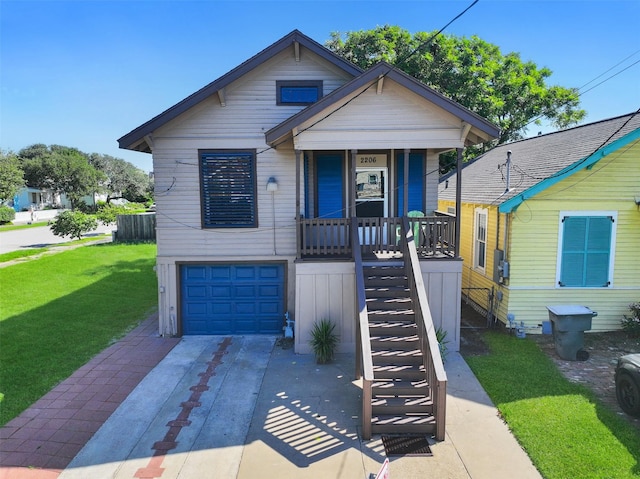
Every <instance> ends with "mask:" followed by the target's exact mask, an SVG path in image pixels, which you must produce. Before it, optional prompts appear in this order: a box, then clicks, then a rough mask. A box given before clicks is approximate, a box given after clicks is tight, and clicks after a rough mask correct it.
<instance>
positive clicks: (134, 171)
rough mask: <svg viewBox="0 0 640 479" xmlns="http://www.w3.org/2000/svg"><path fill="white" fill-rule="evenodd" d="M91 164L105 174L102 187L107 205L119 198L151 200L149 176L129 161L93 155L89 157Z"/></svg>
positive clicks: (138, 200) (136, 200)
mask: <svg viewBox="0 0 640 479" xmlns="http://www.w3.org/2000/svg"><path fill="white" fill-rule="evenodd" d="M89 162H90V163H91V164H92V165H93V166H94V167H95V168H96V169H98V170H99V171H101V172H102V173H103V174H104V180H103V182H102V186H103V188H104V191H105V192H106V193H107V203H109V202H111V200H114V199H118V198H124V199H126V200H128V201H135V202H141V201H146V200H147V199H149V198H150V191H151V182H150V180H149V176H148V175H147V174H146V173H145V172H144V171H142V170H141V169H139V168H136V167H135V166H134V165H133V164H131V163H129V162H128V161H125V160H123V159H121V158H115V157H113V156H110V155H100V154H98V153H92V154H91V155H89Z"/></svg>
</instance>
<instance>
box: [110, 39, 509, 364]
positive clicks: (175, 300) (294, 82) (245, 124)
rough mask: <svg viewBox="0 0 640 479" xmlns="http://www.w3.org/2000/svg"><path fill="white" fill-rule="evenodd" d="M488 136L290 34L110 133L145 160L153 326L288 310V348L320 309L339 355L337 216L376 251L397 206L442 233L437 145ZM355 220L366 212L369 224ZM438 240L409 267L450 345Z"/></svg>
mask: <svg viewBox="0 0 640 479" xmlns="http://www.w3.org/2000/svg"><path fill="white" fill-rule="evenodd" d="M497 135H498V129H497V128H496V127H495V126H494V125H492V124H490V123H489V122H487V121H486V120H484V119H483V118H480V117H479V116H477V115H476V114H474V113H472V112H471V111H469V110H467V109H466V108H464V107H462V106H460V105H459V104H457V103H455V102H453V101H451V100H449V99H447V98H445V97H444V96H442V95H441V94H439V93H437V92H435V91H434V90H432V89H430V88H428V87H426V86H425V85H423V84H422V83H420V82H418V81H416V80H415V79H413V78H411V77H409V76H408V75H406V74H404V73H403V72H401V71H399V70H397V69H395V68H393V67H392V66H390V65H388V64H386V63H380V64H378V65H376V66H374V67H372V68H371V69H369V70H367V71H362V70H361V69H360V68H358V67H356V66H354V65H353V64H351V63H349V62H347V61H345V60H344V59H342V58H341V57H339V56H337V55H335V54H334V53H332V52H331V51H330V50H328V49H326V48H325V47H323V46H322V45H320V44H319V43H317V42H315V41H313V40H312V39H310V38H309V37H307V36H305V35H303V34H302V33H300V32H299V31H297V30H295V31H293V32H291V33H290V34H288V35H286V36H285V37H283V38H281V39H280V40H278V41H277V42H275V43H274V44H272V45H270V46H269V47H267V48H266V49H265V50H263V51H261V52H260V53H258V54H257V55H255V56H254V57H252V58H250V59H248V60H247V61H245V62H243V63H242V64H240V65H239V66H238V67H237V68H235V69H233V70H231V71H230V72H228V73H226V74H225V75H223V76H222V77H220V78H218V79H217V80H215V81H214V82H212V83H210V84H209V85H207V86H205V87H204V88H202V89H201V90H199V91H197V92H195V93H193V94H192V95H191V96H189V97H187V98H185V99H184V100H182V101H180V102H178V103H177V104H175V105H174V106H172V107H171V108H169V109H168V110H166V111H165V112H163V113H161V114H159V115H158V116H156V117H154V118H152V119H151V120H149V121H148V122H146V123H144V124H143V125H141V126H139V127H137V128H135V129H134V130H132V131H131V132H130V133H127V134H126V135H124V136H123V137H122V138H120V139H119V140H118V141H119V145H120V147H121V148H124V149H129V150H134V151H142V152H147V153H151V154H152V155H153V171H154V174H155V199H156V204H157V211H158V216H157V245H158V255H157V273H158V288H159V289H158V294H159V328H160V332H161V334H163V335H183V334H252V333H270V334H273V333H282V329H283V326H284V317H285V313H287V312H288V313H289V315H290V317H291V319H294V320H295V322H296V323H295V328H296V343H295V345H296V351H297V352H303V353H304V352H309V345H308V339H309V331H310V329H311V327H312V325H313V323H314V322H315V321H316V320H319V319H322V318H328V319H331V320H333V321H335V322H337V323H338V325H339V327H338V329H339V331H338V332H339V334H340V341H341V346H340V347H341V349H342V350H343V351H347V350H353V349H354V347H355V344H356V331H355V326H354V325H355V318H356V317H357V312H356V305H355V301H354V297H355V293H354V288H355V279H354V277H355V275H354V262H353V259H352V255H351V250H350V242H349V232H350V231H351V230H350V229H349V225H350V224H351V221H358V222H359V223H358V224H359V225H360V230H361V234H362V237H361V240H362V242H365V243H367V242H374V241H375V242H377V243H380V244H386V245H387V246H389V245H390V246H393V245H395V244H396V241H397V237H396V229H395V227H391V226H392V225H393V224H395V223H393V221H394V220H395V219H396V218H399V217H406V216H407V212H408V211H411V210H417V211H421V212H423V213H425V215H427V216H428V217H431V218H440V219H438V220H437V221H433V222H432V223H430V224H431V225H435V226H437V227H438V228H440V227H443V228H444V227H447V228H449V226H450V230H447V231H448V233H447V234H449V233H451V232H454V228H455V224H456V223H455V218H448V217H436V216H435V215H436V213H435V210H437V206H438V156H439V154H440V153H442V152H444V151H448V150H452V149H462V148H464V147H465V146H469V145H473V144H477V143H480V142H484V141H488V140H490V139H492V138H495V137H497ZM365 217H366V218H372V217H373V218H378V219H379V220H380V221H379V222H378V223H377V224H378V227H377V228H378V229H377V230H376V231H374V232H373V233H371V234H369V233H366V232H365V231H364V230H365V228H366V225H365V224H364V223H366V221H364V220H362V218H365ZM367 221H368V220H367ZM367 224H368V223H367ZM425 224H427V223H425ZM380 225H382V226H380ZM442 225H444V226H442ZM448 225H449V226H448ZM387 226H389V227H387ZM443 231H444V230H443ZM450 238H451V239H450V241H448V242H447V245H448V247H449V248H450V249H449V250H448V251H447V252H446V253H444V254H439V255H432V256H424V257H423V259H422V260H421V263H420V266H421V269H422V275H423V278H424V281H425V285H426V290H427V296H428V300H429V306H430V309H431V314H432V316H433V319H434V323H435V324H436V326H437V327H442V328H443V329H445V330H447V331H448V339H449V341H450V343H449V347H450V348H451V349H458V346H459V332H460V331H459V320H460V288H461V274H462V261H461V260H460V258H459V256H457V251H456V250H455V245H454V244H453V243H454V239H455V234H453V235H452V236H450Z"/></svg>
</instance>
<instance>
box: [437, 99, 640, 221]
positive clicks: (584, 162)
mask: <svg viewBox="0 0 640 479" xmlns="http://www.w3.org/2000/svg"><path fill="white" fill-rule="evenodd" d="M638 138H640V113H639V112H635V113H630V114H627V115H623V116H618V117H615V118H609V119H607V120H602V121H598V122H594V123H589V124H587V125H582V126H578V127H575V128H570V129H567V130H562V131H558V132H555V133H548V134H546V135H540V136H536V137H533V138H528V139H526V140H520V141H516V142H513V143H506V144H503V145H499V146H497V147H495V148H493V149H491V150H490V151H488V152H486V153H485V154H483V155H481V156H479V157H478V158H476V159H474V160H472V161H470V162H469V163H467V164H465V165H464V166H463V169H462V188H461V190H462V194H461V197H462V202H465V203H478V204H485V205H490V204H494V205H500V211H501V212H503V213H504V212H510V211H511V210H512V209H513V208H517V207H518V205H519V204H520V203H521V202H522V201H524V200H525V199H526V198H529V197H531V196H532V195H534V194H536V193H537V192H539V191H542V190H543V189H546V188H548V187H549V186H551V185H552V184H555V183H556V182H558V181H560V180H562V179H564V178H566V177H567V176H570V175H572V174H573V173H575V172H576V171H580V169H582V168H586V167H587V166H590V165H591V164H593V163H595V162H596V161H598V160H599V159H600V158H602V157H603V156H605V155H607V154H610V153H611V152H612V151H615V150H617V149H619V148H621V147H623V146H624V145H625V144H627V143H629V142H630V141H633V140H635V139H638ZM508 151H511V172H510V188H509V191H506V189H507V185H506V177H507V171H506V160H507V152H508ZM455 194H456V172H453V173H451V174H448V175H445V176H443V177H442V178H441V179H440V187H439V198H440V199H451V200H454V199H455Z"/></svg>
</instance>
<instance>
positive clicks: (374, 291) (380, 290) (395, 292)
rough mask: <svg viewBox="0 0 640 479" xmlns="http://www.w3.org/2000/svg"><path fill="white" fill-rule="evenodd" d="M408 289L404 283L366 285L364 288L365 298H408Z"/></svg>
mask: <svg viewBox="0 0 640 479" xmlns="http://www.w3.org/2000/svg"><path fill="white" fill-rule="evenodd" d="M410 293H411V292H410V290H409V288H407V287H406V286H405V285H382V286H368V287H366V288H365V296H366V297H367V298H389V297H391V298H408V297H409V296H410Z"/></svg>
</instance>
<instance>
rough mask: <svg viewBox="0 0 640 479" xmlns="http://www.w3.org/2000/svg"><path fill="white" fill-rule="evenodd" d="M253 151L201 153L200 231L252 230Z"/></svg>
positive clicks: (254, 193)
mask: <svg viewBox="0 0 640 479" xmlns="http://www.w3.org/2000/svg"><path fill="white" fill-rule="evenodd" d="M255 156H256V155H255V151H201V152H200V195H201V199H202V201H201V203H202V227H203V228H243V227H244V228H255V227H257V226H258V219H257V214H256V162H255Z"/></svg>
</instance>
